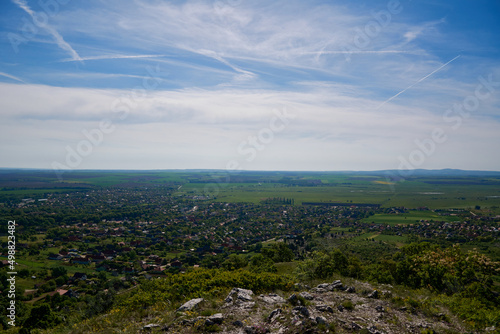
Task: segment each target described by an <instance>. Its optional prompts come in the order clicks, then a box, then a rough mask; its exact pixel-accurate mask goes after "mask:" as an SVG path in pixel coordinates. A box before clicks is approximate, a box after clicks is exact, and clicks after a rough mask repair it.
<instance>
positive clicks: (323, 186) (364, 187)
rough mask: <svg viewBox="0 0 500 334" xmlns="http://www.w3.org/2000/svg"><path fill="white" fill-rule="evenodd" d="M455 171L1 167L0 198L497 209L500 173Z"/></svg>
mask: <svg viewBox="0 0 500 334" xmlns="http://www.w3.org/2000/svg"><path fill="white" fill-rule="evenodd" d="M457 173H458V174H452V175H448V174H443V175H441V174H439V173H438V174H436V175H434V174H429V173H427V174H423V175H415V176H411V177H408V178H406V179H401V178H399V179H398V178H394V179H391V178H390V177H387V176H386V174H384V173H382V172H362V173H361V172H250V171H245V172H239V173H228V172H225V171H222V170H219V171H178V170H175V171H69V172H65V173H63V174H62V179H58V178H57V177H56V174H55V173H54V172H53V171H37V172H33V171H12V172H10V171H4V172H3V173H0V198H1V197H2V196H3V197H4V198H6V199H9V198H10V199H12V198H20V197H21V196H23V197H30V196H33V197H35V198H40V197H42V196H43V194H46V193H50V192H69V191H86V190H87V189H95V188H102V187H107V186H118V187H119V186H122V185H123V186H125V185H126V186H127V187H131V186H132V187H133V186H138V187H141V186H147V185H148V184H154V185H166V186H169V187H171V188H172V189H178V190H177V191H176V192H175V193H174V196H181V197H182V196H186V197H195V196H201V197H204V198H210V199H216V200H217V201H223V202H250V203H260V202H261V201H263V200H266V199H269V198H286V199H293V200H294V204H295V205H300V204H302V202H341V203H350V202H352V203H369V204H379V205H381V206H382V207H401V206H404V207H407V208H417V207H423V206H426V207H428V208H430V209H438V208H439V209H446V208H463V209H471V208H474V207H475V206H481V207H482V208H489V209H491V210H492V212H494V213H497V214H498V213H500V209H499V208H500V173H496V174H495V173H486V174H484V175H482V174H478V175H475V174H471V175H468V174H467V172H457ZM497 174H498V175H497ZM181 185H182V186H181ZM198 199H200V198H198ZM0 202H1V201H0Z"/></svg>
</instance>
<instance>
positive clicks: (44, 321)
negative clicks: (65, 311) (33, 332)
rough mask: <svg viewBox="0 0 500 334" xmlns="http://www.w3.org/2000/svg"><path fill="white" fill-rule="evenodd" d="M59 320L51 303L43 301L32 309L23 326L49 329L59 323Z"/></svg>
mask: <svg viewBox="0 0 500 334" xmlns="http://www.w3.org/2000/svg"><path fill="white" fill-rule="evenodd" d="M59 322H60V321H59V319H58V318H57V316H56V315H55V314H54V312H53V311H52V309H51V308H50V305H49V304H47V303H43V304H40V305H37V306H35V307H33V308H32V309H31V312H30V315H29V317H28V318H27V319H26V321H24V323H23V327H26V328H28V329H35V328H37V329H47V328H51V327H53V326H55V325H57V324H58V323H59Z"/></svg>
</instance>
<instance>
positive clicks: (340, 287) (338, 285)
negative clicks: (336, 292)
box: [331, 280, 343, 289]
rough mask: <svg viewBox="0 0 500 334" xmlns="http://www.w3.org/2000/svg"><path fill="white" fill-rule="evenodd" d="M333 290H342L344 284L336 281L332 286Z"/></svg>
mask: <svg viewBox="0 0 500 334" xmlns="http://www.w3.org/2000/svg"><path fill="white" fill-rule="evenodd" d="M331 288H332V289H342V288H343V285H342V282H341V281H340V280H336V281H334V282H333V283H332V284H331Z"/></svg>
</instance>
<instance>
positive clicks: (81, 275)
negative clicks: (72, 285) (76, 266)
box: [70, 273, 87, 281]
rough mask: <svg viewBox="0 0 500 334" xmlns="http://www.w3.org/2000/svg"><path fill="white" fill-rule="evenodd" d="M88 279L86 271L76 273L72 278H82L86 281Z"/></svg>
mask: <svg viewBox="0 0 500 334" xmlns="http://www.w3.org/2000/svg"><path fill="white" fill-rule="evenodd" d="M86 279H87V275H86V274H85V273H75V274H74V275H73V276H72V277H71V278H70V280H71V281H76V280H81V281H85V280H86Z"/></svg>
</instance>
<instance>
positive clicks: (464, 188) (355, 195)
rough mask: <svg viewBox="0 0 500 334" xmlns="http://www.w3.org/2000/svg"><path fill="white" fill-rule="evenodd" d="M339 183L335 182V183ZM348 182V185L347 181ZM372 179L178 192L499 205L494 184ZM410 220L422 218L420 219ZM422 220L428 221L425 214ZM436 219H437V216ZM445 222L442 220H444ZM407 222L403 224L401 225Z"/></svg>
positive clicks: (233, 197) (223, 197)
mask: <svg viewBox="0 0 500 334" xmlns="http://www.w3.org/2000/svg"><path fill="white" fill-rule="evenodd" d="M335 181H336V182H335ZM347 181H348V182H347ZM376 181H377V182H374V181H373V180H372V178H368V177H365V178H361V177H359V178H356V179H354V180H353V179H347V178H333V177H330V178H329V179H322V182H323V185H322V186H315V187H313V186H288V185H285V184H281V183H259V182H255V183H206V184H205V183H187V184H184V185H183V187H182V188H181V189H179V190H178V191H177V192H176V195H180V196H205V195H210V196H214V197H215V198H216V199H217V200H219V201H224V202H250V203H260V202H261V201H262V200H264V199H267V198H273V197H281V198H291V199H294V202H295V205H300V204H302V202H343V203H349V202H353V203H370V204H380V205H381V206H382V207H400V206H404V207H407V208H417V207H422V206H426V207H428V208H430V209H437V208H441V209H443V208H463V209H471V208H474V207H475V206H476V205H480V206H481V207H489V208H491V207H494V206H497V207H498V206H500V197H491V196H498V195H500V191H499V190H498V188H497V186H495V185H494V184H485V185H454V184H439V185H435V184H427V183H425V182H420V181H406V182H401V183H396V184H384V183H386V182H385V181H384V180H376ZM409 218H419V217H417V216H415V217H412V216H410V217H409ZM422 218H427V216H426V215H425V214H424V215H423V216H422ZM434 218H437V217H434ZM442 220H443V219H442ZM398 223H404V222H398Z"/></svg>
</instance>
